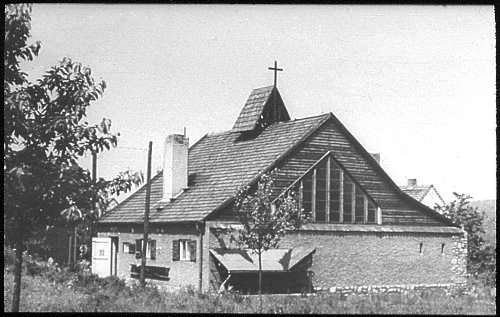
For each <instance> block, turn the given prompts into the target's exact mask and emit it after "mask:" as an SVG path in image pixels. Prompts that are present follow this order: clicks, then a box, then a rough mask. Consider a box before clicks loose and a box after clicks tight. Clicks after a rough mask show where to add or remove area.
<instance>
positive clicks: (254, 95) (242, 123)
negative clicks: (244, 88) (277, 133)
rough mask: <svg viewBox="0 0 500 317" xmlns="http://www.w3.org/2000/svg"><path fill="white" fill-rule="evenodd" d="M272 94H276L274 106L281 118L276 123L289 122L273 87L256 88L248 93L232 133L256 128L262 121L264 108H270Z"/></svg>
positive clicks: (281, 101)
mask: <svg viewBox="0 0 500 317" xmlns="http://www.w3.org/2000/svg"><path fill="white" fill-rule="evenodd" d="M273 93H274V94H276V96H275V98H276V105H274V106H275V107H277V108H278V109H277V111H279V113H280V116H281V118H279V120H277V121H288V120H290V116H289V115H288V112H287V110H286V108H285V107H284V105H283V100H282V99H281V96H280V95H279V92H278V90H277V89H276V88H275V87H274V86H269V87H263V88H257V89H254V90H252V92H251V93H250V96H249V97H248V99H247V102H246V103H245V105H244V106H243V109H241V112H240V115H239V116H238V119H237V120H236V122H235V123H234V126H233V129H232V132H245V131H252V130H254V129H255V128H257V127H258V125H259V123H260V121H261V120H262V119H263V116H264V112H265V110H266V109H265V108H266V106H267V107H270V106H271V103H272V101H273V99H272V97H273Z"/></svg>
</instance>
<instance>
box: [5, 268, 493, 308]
mask: <svg viewBox="0 0 500 317" xmlns="http://www.w3.org/2000/svg"><path fill="white" fill-rule="evenodd" d="M12 289H13V275H12V273H11V272H10V271H9V270H6V269H4V307H5V310H6V311H8V310H9V309H10V304H11V299H12ZM495 299H496V293H494V294H491V292H490V289H487V288H483V287H479V288H478V287H477V286H476V288H475V289H474V290H471V291H470V292H469V293H468V294H467V293H462V294H447V293H446V292H444V291H442V290H436V291H415V292H411V293H409V294H404V295H403V294H377V295H375V294H374V295H369V296H361V295H355V296H347V297H341V296H339V295H336V294H318V295H315V296H307V297H306V296H299V297H297V296H287V295H265V296H264V298H263V312H265V313H319V314H321V313H337V314H346V313H351V314H377V313H378V314H408V313H409V314H481V315H484V314H489V315H495V314H496V304H495ZM258 306H259V305H258V297H257V296H241V295H238V294H224V295H216V294H199V293H197V292H195V291H193V290H192V289H185V290H182V291H179V292H175V293H167V292H160V291H158V290H157V289H156V288H155V287H152V286H148V287H146V288H145V289H142V288H139V287H135V286H127V285H125V283H124V282H123V281H121V280H119V279H116V278H106V279H99V278H96V277H95V276H92V275H81V274H76V273H69V272H68V271H64V270H62V271H58V272H56V273H54V272H52V271H51V270H46V271H45V272H44V271H42V272H40V271H36V272H32V274H29V273H28V274H24V275H23V279H22V295H21V311H33V312H46V311H58V312H95V311H98V312H124V311H126V312H193V313H194V312H201V313H215V312H217V313H255V312H258Z"/></svg>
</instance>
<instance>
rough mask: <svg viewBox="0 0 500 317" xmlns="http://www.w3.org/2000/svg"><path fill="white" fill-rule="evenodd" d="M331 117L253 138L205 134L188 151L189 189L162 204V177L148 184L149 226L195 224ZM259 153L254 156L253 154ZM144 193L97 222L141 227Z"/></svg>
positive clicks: (296, 123) (294, 123)
mask: <svg viewBox="0 0 500 317" xmlns="http://www.w3.org/2000/svg"><path fill="white" fill-rule="evenodd" d="M330 116H331V114H323V115H319V116H315V117H309V118H304V119H297V120H293V121H288V122H277V123H274V124H271V125H270V126H268V127H267V128H266V129H264V130H263V131H262V132H261V133H260V134H259V135H257V136H256V137H254V138H250V139H245V140H240V134H238V133H232V132H231V131H227V132H223V133H219V134H214V135H205V136H204V137H203V138H202V139H201V140H200V141H198V142H197V143H196V144H195V145H193V146H192V147H191V148H190V149H189V158H188V171H189V176H190V178H191V179H192V183H191V184H190V186H189V188H188V189H187V190H186V191H184V192H183V193H182V194H181V195H180V196H179V197H178V198H176V199H175V200H173V201H172V202H169V203H167V204H159V205H155V203H156V202H159V201H160V200H161V198H162V191H163V187H162V182H163V176H162V173H159V174H157V175H156V176H154V177H153V178H152V180H151V206H152V207H160V208H162V209H161V211H156V210H155V208H151V212H150V222H164V221H165V222H167V221H168V222H176V221H177V222H184V221H199V220H202V219H203V218H204V217H205V216H207V215H208V214H209V213H211V212H212V211H213V210H215V209H216V208H217V207H219V206H220V205H221V204H222V203H224V202H226V201H227V200H228V199H230V198H232V197H233V196H234V194H235V192H236V189H237V188H238V187H239V186H244V185H247V184H248V183H250V182H251V181H253V180H254V179H255V178H256V176H257V175H258V173H259V172H261V171H264V170H266V169H267V168H269V167H270V166H272V165H273V163H274V162H275V161H276V160H277V159H278V158H280V157H282V156H284V155H285V154H286V153H288V151H289V150H291V149H292V148H294V146H296V145H297V144H299V143H300V142H301V140H303V139H305V138H306V137H307V136H309V135H310V134H311V133H312V132H314V131H315V130H316V129H317V128H318V127H319V126H320V125H321V124H322V123H324V122H325V121H326V120H327V119H328V118H329V117H330ZM256 151H258V155H256ZM145 194H146V188H145V186H143V187H141V188H140V189H139V190H138V191H137V192H136V193H134V194H133V195H131V196H130V197H129V198H128V199H126V200H124V201H123V202H122V203H121V204H120V205H118V206H117V207H115V208H114V209H113V210H112V211H111V212H109V213H108V214H107V215H106V216H104V217H103V218H102V219H101V221H100V222H102V223H106V222H142V221H143V215H144V201H145Z"/></svg>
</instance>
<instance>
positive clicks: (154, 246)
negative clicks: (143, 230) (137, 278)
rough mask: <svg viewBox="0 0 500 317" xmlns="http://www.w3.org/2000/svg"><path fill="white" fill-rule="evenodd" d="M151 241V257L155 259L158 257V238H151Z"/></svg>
mask: <svg viewBox="0 0 500 317" xmlns="http://www.w3.org/2000/svg"><path fill="white" fill-rule="evenodd" d="M149 243H150V246H149V253H150V255H149V257H150V258H151V260H155V259H156V240H150V241H149Z"/></svg>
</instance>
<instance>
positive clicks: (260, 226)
mask: <svg viewBox="0 0 500 317" xmlns="http://www.w3.org/2000/svg"><path fill="white" fill-rule="evenodd" d="M275 173H276V172H275V171H274V172H271V173H264V174H261V175H260V176H259V179H258V182H257V187H256V189H255V190H252V188H251V187H249V186H246V187H243V188H240V189H239V190H238V192H237V194H236V200H235V207H236V208H235V210H236V214H237V215H238V219H239V221H240V222H241V224H242V225H243V229H242V230H240V231H239V232H238V237H237V240H238V242H239V244H240V245H244V246H246V247H247V248H248V249H251V250H253V251H255V252H256V253H259V252H262V251H266V250H268V249H270V248H275V247H277V246H278V243H279V241H280V240H281V238H282V237H283V236H284V235H285V233H286V231H287V230H294V229H296V228H298V226H299V225H300V224H301V223H303V222H304V221H305V219H306V218H305V216H304V214H303V213H301V212H300V211H299V207H298V203H297V199H296V197H295V193H294V192H293V191H288V192H287V193H286V194H285V195H283V196H280V197H277V199H276V201H274V203H273V199H274V198H273V182H274V175H275ZM273 204H274V206H275V207H274V206H273Z"/></svg>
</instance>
